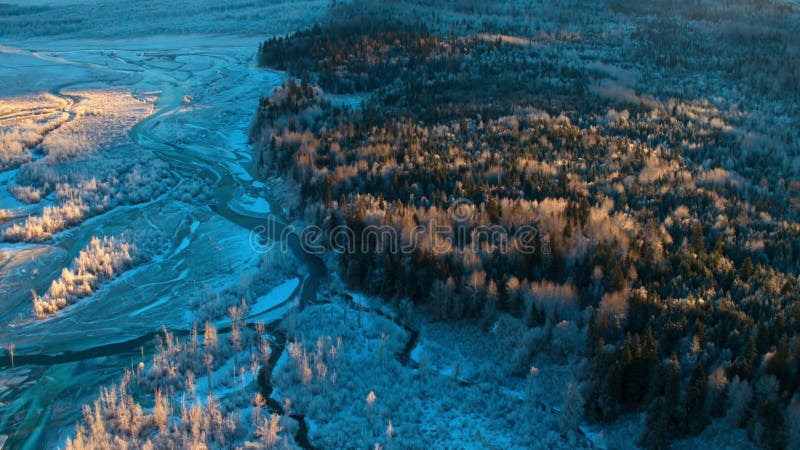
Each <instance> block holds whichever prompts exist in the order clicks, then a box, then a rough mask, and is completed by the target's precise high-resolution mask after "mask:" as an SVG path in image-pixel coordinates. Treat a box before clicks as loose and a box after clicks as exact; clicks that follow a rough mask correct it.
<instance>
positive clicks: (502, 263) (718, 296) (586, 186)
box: [251, 2, 800, 448]
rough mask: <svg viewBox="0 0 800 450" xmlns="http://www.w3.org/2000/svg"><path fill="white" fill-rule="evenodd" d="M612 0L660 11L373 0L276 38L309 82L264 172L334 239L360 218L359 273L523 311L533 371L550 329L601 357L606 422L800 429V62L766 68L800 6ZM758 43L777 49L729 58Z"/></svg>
mask: <svg viewBox="0 0 800 450" xmlns="http://www.w3.org/2000/svg"><path fill="white" fill-rule="evenodd" d="M612 3H613V5H609V6H612V8H610V9H611V10H613V11H616V12H615V13H614V14H616V15H621V16H622V17H624V18H625V19H619V20H621V21H622V20H634V19H631V17H635V18H637V19H636V20H640V22H635V23H637V26H635V27H633V29H632V30H629V31H628V33H629V34H628V35H626V36H620V35H616V37H615V35H614V33H613V32H612V33H609V32H608V30H605V33H606V34H607V35H608V34H610V35H611V36H610V37H608V36H607V40H606V41H602V43H601V44H596V40H598V39H599V36H601V35H602V33H603V31H602V30H598V29H597V24H596V23H589V22H587V23H586V24H585V30H586V31H585V34H581V33H579V32H577V31H575V32H572V33H570V32H567V31H564V32H563V33H558V34H557V33H552V34H551V33H549V32H548V30H546V29H540V30H538V31H536V30H530V29H528V28H526V27H519V26H517V27H515V26H514V25H507V28H506V29H505V30H501V29H498V28H497V27H494V28H492V26H489V25H487V26H486V27H485V28H487V29H485V30H484V29H481V28H480V27H477V26H476V27H472V26H470V27H463V26H460V25H459V21H458V19H457V17H456V18H454V17H453V16H450V17H445V18H437V20H428V18H427V16H424V15H420V16H415V15H414V14H412V13H409V14H408V17H406V18H403V19H401V18H398V16H397V15H395V17H394V18H392V19H388V18H387V19H376V17H378V16H377V15H378V12H377V11H376V10H374V9H373V10H370V6H369V5H366V4H364V2H356V3H355V4H353V5H350V6H347V5H345V6H339V7H338V10H336V11H337V12H338V14H334V19H332V21H331V22H330V23H327V24H323V25H319V26H315V27H314V28H311V29H308V30H305V31H300V32H297V33H295V34H293V35H290V36H287V37H281V38H274V39H270V40H267V41H265V42H263V43H262V45H261V46H260V48H259V53H258V61H259V64H261V65H263V66H269V67H273V68H277V69H281V70H287V71H289V73H290V74H291V75H294V76H296V77H297V80H298V81H294V80H290V81H288V82H287V83H286V84H285V85H284V86H283V87H282V88H280V89H278V90H277V91H276V92H275V93H274V94H273V95H272V96H271V97H269V98H263V99H262V100H261V104H260V107H259V110H258V115H257V118H256V121H255V124H254V126H253V131H252V136H251V137H252V140H253V142H254V143H255V148H256V155H255V159H256V161H257V164H258V167H259V170H260V171H261V173H262V174H263V175H265V176H274V177H277V176H287V175H288V176H289V177H290V178H291V179H292V180H293V181H294V182H296V183H297V185H298V188H299V189H300V191H301V193H302V197H303V199H304V200H303V202H302V203H301V204H298V205H294V206H295V210H296V212H298V213H300V214H302V215H303V217H304V218H305V219H306V220H307V221H308V222H309V223H314V224H316V225H319V226H320V227H322V229H323V230H325V233H327V234H328V237H330V234H331V233H335V232H336V230H337V229H339V226H340V225H346V226H348V227H349V229H350V230H353V234H352V235H353V237H355V239H356V241H355V244H356V245H355V246H354V249H355V251H343V252H340V255H339V257H338V259H337V263H338V268H339V271H340V274H341V275H342V278H343V279H345V280H346V281H347V282H348V283H349V284H350V285H351V286H353V287H355V288H357V289H359V290H362V291H364V292H366V293H368V294H371V295H379V296H381V297H383V298H385V299H387V300H389V301H396V302H398V303H399V302H401V301H403V300H404V299H412V300H413V301H414V302H415V304H416V305H418V306H419V307H420V308H422V309H423V310H425V311H427V312H429V314H430V315H431V316H432V317H434V318H436V319H440V320H445V321H454V322H456V321H460V320H470V321H477V322H479V323H484V324H485V325H486V327H487V328H489V327H490V326H491V324H492V323H494V322H495V320H496V319H497V317H499V316H500V315H512V316H514V317H516V318H518V319H520V320H522V321H524V323H525V324H527V326H528V327H530V330H531V332H530V333H528V334H526V335H525V339H523V341H522V342H520V348H519V349H518V351H517V352H516V353H515V354H513V355H509V358H511V359H512V360H513V361H514V363H515V364H517V365H518V367H519V373H520V374H521V375H522V374H525V373H527V371H528V369H529V368H530V366H531V362H530V361H531V358H532V355H533V354H534V353H536V352H539V351H548V350H547V349H548V348H550V349H552V348H553V347H555V346H557V347H558V348H559V349H560V351H563V352H565V353H568V354H579V355H583V356H584V357H585V363H584V364H583V365H582V367H583V373H582V374H581V376H580V379H581V393H582V396H583V398H584V399H585V400H586V401H585V406H584V412H585V414H586V418H587V420H589V421H596V422H603V423H605V422H610V421H614V420H615V419H618V418H620V417H622V416H625V415H626V414H628V413H631V412H644V413H645V416H646V424H645V426H643V427H642V433H641V436H640V438H639V443H640V444H641V445H642V446H645V447H650V448H662V447H663V446H665V445H666V444H667V442H668V440H669V439H670V438H671V437H676V436H679V435H695V434H698V433H700V432H702V431H703V430H704V429H705V428H706V426H708V425H709V424H710V423H711V421H712V420H718V421H724V423H726V424H728V425H729V426H730V427H734V428H739V427H744V428H746V429H747V433H748V436H749V437H750V439H751V440H752V441H753V442H755V443H757V444H758V445H760V446H762V447H764V448H787V447H789V446H791V445H797V443H798V442H800V397H799V396H798V390H799V389H800V333H799V332H800V278H798V273H799V272H800V224H798V204H800V197H799V195H800V182H799V181H798V176H799V175H800V173H799V172H798V171H800V159H799V158H800V152H798V146H797V139H798V138H800V136H798V129H797V128H796V127H795V125H796V120H797V117H796V116H794V117H793V116H792V113H791V111H792V110H793V108H794V111H797V109H796V108H797V106H798V105H797V100H798V97H797V92H796V87H797V82H796V80H797V66H796V64H794V63H793V64H794V65H792V66H790V67H789V69H788V72H778V71H773V72H771V73H770V72H769V71H768V69H766V68H769V67H776V66H775V65H780V63H779V61H780V60H788V61H796V58H792V57H791V55H792V54H796V53H793V52H797V51H798V48H800V47H798V45H797V43H796V37H795V36H796V35H794V36H792V35H790V34H788V32H783V31H769V30H770V29H768V28H763V27H767V26H768V24H770V23H772V22H770V21H771V20H773V19H774V18H775V17H777V16H778V15H780V16H782V18H781V23H784V24H787V23H788V25H787V26H789V27H794V29H795V30H796V29H797V24H798V22H797V20H796V18H797V16H796V11H794V9H792V8H791V7H788V6H786V7H784V6H780V5H776V4H771V3H770V4H768V5H766V7H765V8H763V9H761V10H760V12H759V13H758V14H756V15H755V16H754V18H753V17H751V18H749V19H748V20H752V21H754V22H756V23H759V24H761V26H762V28H759V27H758V26H753V27H746V26H745V20H744V18H743V14H744V11H750V10H751V9H750V8H751V7H750V6H748V5H747V4H745V3H746V2H742V3H741V4H739V3H738V2H733V3H734V4H733V5H731V6H730V7H729V9H727V10H725V9H723V10H722V12H720V13H719V15H720V17H717V18H709V17H696V15H697V14H698V13H697V12H696V11H695V12H694V13H693V12H692V10H691V9H690V8H689V7H688V6H687V7H686V8H684V9H681V10H679V13H676V15H675V16H674V17H671V18H667V19H664V18H659V17H658V14H659V13H658V11H655V12H654V9H653V8H656V7H655V6H652V5H651V6H650V9H648V8H647V7H645V6H647V4H645V6H641V8H644V10H639V9H637V8H638V7H637V6H636V5H633V4H628V3H629V2H612ZM678 3H680V2H678ZM767 3H768V2H767ZM681 5H682V3H681ZM472 7H473V8H480V6H475V5H473V6H472ZM420 8H421V9H422V10H424V6H420ZM530 8H534V7H533V6H531V7H530ZM378 9H380V8H378ZM412 11H413V9H412ZM707 12H708V11H707V10H705V11H704V14H705V13H707ZM529 13H530V12H529ZM530 14H533V13H530ZM584 14H586V16H588V15H590V14H589V13H587V12H584ZM653 14H654V15H653ZM681 14H683V15H681ZM691 14H695V16H692V15H691ZM726 14H727V15H726ZM586 16H582V15H579V17H586ZM448 20H449V21H448ZM597 20H599V19H597ZM709 20H711V21H712V23H714V24H716V25H715V26H718V27H719V28H718V29H714V30H712V31H709V30H708V29H706V28H701V27H698V23H699V22H700V21H703V22H704V23H705V22H706V21H709ZM587 21H589V19H587ZM684 28H686V29H688V30H690V33H696V34H697V35H698V36H699V35H701V34H703V33H706V37H702V36H701V37H699V38H698V42H701V43H702V45H699V44H698V45H695V46H691V45H686V43H685V42H684V40H685V39H688V38H687V36H688V35H687V33H684V32H682V31H681V30H682V29H684ZM720 29H721V30H722V31H719V30H720ZM500 31H503V32H504V33H500ZM492 32H493V33H492ZM506 33H507V34H506ZM514 33H516V34H514ZM731 36H733V38H731ZM625 39H631V41H630V42H627V43H624V44H623V41H625ZM731 39H733V41H731ZM736 42H739V43H740V47H741V48H743V49H745V51H746V52H747V53H746V54H750V55H752V56H753V57H752V58H750V57H748V56H744V58H745V59H747V60H748V61H749V62H748V64H750V65H752V67H756V66H758V67H760V68H761V69H763V70H761V69H759V70H749V69H748V68H747V67H749V66H747V65H744V66H741V70H737V71H735V72H732V73H730V71H729V68H730V67H731V65H733V64H734V63H735V61H737V60H739V59H740V58H742V55H740V54H736V52H734V51H732V50H731V48H730V47H729V46H730V45H734V44H735V43H736ZM617 43H619V44H620V45H625V46H629V47H635V48H636V49H637V51H638V53H633V52H632V53H627V54H628V55H634V56H632V58H634V59H630V60H618V58H619V54H618V53H616V52H615V50H614V45H615V44H617ZM706 45H708V46H711V48H709V47H707V46H706ZM716 48H720V49H722V50H720V51H718V52H717V51H714V50H712V49H716ZM759 48H762V49H767V50H765V53H764V54H763V55H760V56H758V57H756V56H755V54H754V52H756V49H759ZM771 48H780V49H781V50H780V52H771V51H769V50H768V49H771ZM678 49H680V50H678ZM603 52H607V53H603ZM671 55H672V56H671ZM628 57H631V56H628ZM758 58H761V61H762V62H761V63H755V62H753V61H754V60H756V59H758ZM781 58H788V59H781ZM706 70H708V71H709V74H710V75H708V77H707V78H706V75H703V74H702V72H704V71H706ZM637 73H642V74H648V75H641V76H638V75H635V74H637ZM726 73H728V75H725V74H726ZM771 76H774V77H775V78H774V79H771V78H769V77H771ZM714 77H719V80H717V79H716V78H714ZM631 79H633V81H631ZM706 82H708V83H710V84H714V86H709V87H705V83H706ZM643 85H645V86H651V88H650V89H647V90H643V89H641V87H642V86H643ZM678 85H681V86H684V87H683V88H682V89H683V91H682V92H677V90H678V89H679V88H678V87H676V86H678ZM729 86H737V87H736V89H735V91H729V90H727V89H728V87H729ZM721 92H727V93H728V94H730V96H731V98H728V99H725V98H721V97H720V96H721V95H723V94H722V93H721ZM328 94H348V95H353V94H359V95H361V96H363V98H364V102H363V104H362V105H361V107H359V108H349V107H343V106H340V105H339V104H338V103H337V102H334V101H332V99H333V98H334V97H335V96H334V97H331V96H329V95H328ZM765 105H766V106H765ZM767 108H771V109H769V110H768V109H767ZM769 111H772V113H770V114H767V113H768V112H769ZM780 124H783V126H781V125H780ZM441 226H445V227H446V230H447V232H446V233H445V234H442V233H439V232H437V230H438V229H439V228H441ZM367 227H380V229H383V230H386V229H391V230H393V233H387V234H379V235H375V234H364V233H363V230H365V229H366V228H367ZM486 230H494V231H497V232H496V233H495V232H489V233H487V232H486ZM520 231H524V232H520ZM363 236H368V237H367V238H365V239H366V240H365V241H364V242H362V241H360V239H361V238H362V237H363ZM334 241H335V239H334ZM412 247H413V251H408V252H404V251H400V249H403V248H412ZM339 250H341V249H339Z"/></svg>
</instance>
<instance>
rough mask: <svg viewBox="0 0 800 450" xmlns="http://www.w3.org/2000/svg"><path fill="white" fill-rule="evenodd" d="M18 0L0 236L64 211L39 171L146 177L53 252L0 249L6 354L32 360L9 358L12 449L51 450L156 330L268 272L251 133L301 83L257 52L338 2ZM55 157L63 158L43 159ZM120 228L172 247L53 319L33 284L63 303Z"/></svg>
mask: <svg viewBox="0 0 800 450" xmlns="http://www.w3.org/2000/svg"><path fill="white" fill-rule="evenodd" d="M18 3H19V7H18V9H15V14H9V15H3V16H2V17H0V36H3V38H2V44H0V131H1V132H2V135H0V139H2V140H0V142H2V143H3V146H2V148H0V151H1V152H2V153H3V155H4V156H5V155H9V157H8V158H6V159H7V160H8V163H7V164H6V163H5V162H4V160H3V159H2V158H0V210H3V211H7V212H6V213H3V212H0V224H2V222H4V221H5V224H4V225H0V227H2V226H5V227H11V226H12V225H14V224H17V225H21V224H23V223H24V221H25V219H26V218H27V217H29V216H37V215H41V214H43V212H44V208H45V207H47V206H51V205H54V204H59V202H62V201H65V199H64V198H62V197H63V195H62V194H59V195H62V197H59V195H56V194H55V186H45V185H44V184H42V185H35V186H34V187H35V188H37V189H40V190H41V195H40V197H41V198H37V197H36V196H35V194H34V193H32V191H31V190H30V189H28V188H27V187H26V188H25V190H24V191H21V190H20V186H23V187H24V186H28V185H29V184H30V183H29V182H30V181H31V176H30V174H31V173H34V174H40V173H42V172H43V171H44V170H45V169H47V170H51V171H52V172H53V173H54V174H55V175H57V176H59V177H61V176H62V175H63V174H64V173H66V171H67V170H69V173H70V176H69V177H68V178H64V177H62V178H59V180H60V181H59V182H66V183H73V186H72V187H73V188H78V189H79V191H80V190H81V189H82V188H83V187H84V186H85V185H84V184H78V183H79V182H81V183H82V182H84V181H86V182H89V181H90V180H91V179H92V178H93V177H100V176H101V174H103V175H104V176H105V175H107V177H106V178H107V179H108V180H109V184H108V185H104V184H103V183H99V185H100V187H98V188H97V191H98V193H99V194H98V195H99V198H102V195H103V193H104V192H111V190H113V186H115V184H114V183H115V180H119V181H120V186H125V185H126V184H125V183H133V185H136V182H137V180H141V181H142V183H143V184H142V185H140V187H141V188H137V189H136V190H135V191H131V192H127V191H126V192H124V195H122V196H119V198H116V197H115V198H114V199H112V200H113V201H109V202H108V204H107V205H106V206H104V207H103V208H94V209H93V208H92V207H93V206H94V205H90V208H89V210H90V211H91V213H89V214H86V215H84V216H82V217H81V219H80V220H76V221H73V222H69V223H67V224H66V225H65V226H64V227H62V228H63V231H61V229H58V230H55V232H54V235H53V236H52V238H50V237H45V238H44V239H43V242H41V243H8V242H6V243H0V347H1V348H3V349H6V348H8V347H9V346H11V345H14V346H15V348H16V350H15V353H16V361H17V364H16V366H17V367H16V368H15V369H13V370H12V369H11V368H9V367H6V364H7V363H6V362H5V361H7V360H4V361H3V362H0V364H2V365H0V370H1V372H0V379H2V380H3V382H2V386H0V441H2V440H4V439H5V436H8V440H7V442H6V444H5V445H6V447H7V448H43V447H52V446H53V445H54V443H56V442H58V441H59V440H60V439H59V437H58V436H59V435H63V434H64V433H65V432H69V431H71V430H72V429H73V427H74V422H75V420H76V419H77V418H78V417H79V415H80V406H79V405H80V404H81V403H84V402H86V401H87V399H91V398H92V397H93V396H95V395H96V394H97V387H98V386H99V385H102V384H105V383H107V382H109V381H110V380H113V378H114V377H116V376H119V374H120V371H121V369H122V368H124V367H126V365H128V364H129V362H130V358H131V355H132V354H136V353H138V352H139V351H140V347H141V351H145V352H149V351H152V349H148V348H147V347H149V345H147V344H146V343H147V342H149V341H150V338H149V336H150V335H151V334H152V333H154V332H156V331H158V330H159V329H160V328H161V327H162V325H164V326H166V327H167V328H169V329H176V330H188V329H190V328H191V322H192V320H193V310H192V306H193V305H195V304H197V302H198V301H200V300H202V298H203V297H204V296H205V295H206V294H207V293H208V292H220V291H223V290H225V289H237V288H240V286H241V285H242V284H243V280H244V279H245V278H247V277H252V276H253V275H252V274H253V273H256V272H257V271H258V270H259V268H258V267H259V265H258V263H259V260H260V257H261V255H260V254H259V253H258V252H256V251H255V250H254V249H253V248H252V247H251V245H250V232H249V231H250V229H251V228H252V227H254V226H255V225H257V224H259V223H260V222H261V221H263V218H264V217H265V216H266V215H267V214H268V213H269V212H270V210H271V208H270V205H269V203H268V200H267V198H265V197H264V196H263V188H264V185H263V184H261V183H259V182H257V181H255V180H254V178H253V176H252V163H251V157H250V151H249V148H248V145H247V134H246V133H247V128H248V126H249V122H250V119H251V117H252V114H253V111H255V109H256V106H257V103H258V99H259V97H260V96H261V95H265V94H268V93H269V92H270V91H271V89H273V88H274V87H275V86H276V85H278V84H279V83H280V82H281V81H282V80H283V78H284V75H283V74H280V73H277V72H272V71H268V70H262V69H258V68H256V67H255V64H254V59H253V56H254V53H255V50H256V48H257V45H258V42H259V41H260V40H261V39H263V38H265V37H267V36H269V35H274V34H284V33H287V32H289V31H292V30H294V29H297V28H300V27H301V26H302V25H305V24H308V23H311V22H312V21H313V20H315V19H316V18H318V17H320V16H321V15H322V14H324V10H325V7H324V6H325V4H326V3H327V2H325V1H318V0H313V1H297V2H288V3H287V2H252V1H249V0H248V1H244V0H234V1H231V2H226V4H225V5H224V6H222V7H220V6H219V2H216V1H210V0H202V1H194V0H191V1H189V0H177V1H169V2H168V1H148V2H141V3H139V2H137V3H136V4H135V5H132V4H131V3H130V2H123V1H117V0H109V1H102V2H100V1H95V0H82V1H79V0H35V1H25V2H21V1H20V2H18ZM4 7H5V8H17V7H16V6H4ZM89 10H91V11H92V13H91V14H87V11H89ZM207 33H214V34H213V35H210V34H207ZM242 34H246V35H242ZM52 35H57V37H55V38H54V37H53V36H52ZM131 111H133V113H132V114H129V112H131ZM20 136H21V138H20ZM21 141H24V142H21ZM7 144H8V145H7ZM12 144H13V147H14V148H13V149H12V148H11V147H12ZM12 150H13V152H12ZM51 154H60V155H62V156H63V158H62V159H59V160H58V161H57V163H52V164H51V163H45V162H43V161H45V159H46V158H47V157H49V156H47V155H51ZM12 156H13V158H12ZM108 161H114V164H110V163H108ZM137 164H143V166H142V167H143V168H144V169H146V168H148V167H152V166H156V167H160V168H161V167H162V166H163V171H161V169H159V172H157V173H159V174H164V175H165V176H164V178H163V179H161V180H156V186H159V184H160V188H149V189H145V187H146V186H145V184H144V183H146V185H148V186H152V185H153V180H151V179H148V178H146V177H142V174H143V172H144V170H143V168H138V167H137ZM26 165H29V166H28V167H26ZM37 167H41V169H39V168H37ZM34 168H35V169H36V170H33V169H34ZM21 174H22V175H21ZM145 175H146V174H145ZM23 177H26V178H23ZM43 179H45V178H43V177H39V178H35V179H34V181H36V180H39V181H41V180H43ZM158 181H161V182H160V183H158ZM37 182H38V181H37ZM153 187H154V186H153ZM104 189H111V190H110V191H106V190H104ZM51 192H52V193H51ZM12 193H15V194H16V195H12ZM26 195H27V196H26ZM21 200H22V201H21ZM121 233H136V235H137V236H143V237H142V239H148V237H150V238H152V237H154V236H155V239H158V240H159V242H158V243H157V244H158V246H157V247H158V248H159V251H158V252H157V254H155V255H153V257H152V258H149V259H148V260H147V261H146V262H144V263H142V264H140V265H138V266H135V267H132V268H130V269H129V270H127V271H125V272H124V273H121V274H118V276H117V277H116V278H113V279H111V280H110V281H108V282H105V283H103V284H102V285H101V286H99V288H97V290H95V291H93V292H91V293H90V295H88V296H86V297H83V298H81V300H80V301H79V302H76V303H75V304H73V305H70V306H68V307H67V308H65V309H63V310H61V311H59V312H58V313H56V314H54V315H52V316H50V317H48V318H46V319H43V320H40V319H37V318H36V317H35V315H34V314H33V303H32V296H31V292H30V291H31V289H33V290H34V291H36V292H37V293H38V294H40V295H41V294H43V293H44V292H45V291H47V289H48V287H49V286H50V283H51V281H52V280H54V279H57V278H58V277H59V275H60V274H61V270H62V268H64V267H68V266H69V264H70V261H72V260H73V259H74V258H75V257H76V256H77V253H78V251H79V250H80V249H81V248H83V247H85V246H86V244H87V243H88V242H89V241H90V240H91V238H92V237H94V236H99V237H102V236H114V235H120V234H121ZM300 283H301V281H300V279H299V278H293V279H289V280H288V281H286V282H285V283H283V284H280V281H279V282H278V287H276V288H275V289H274V290H273V291H272V292H269V291H267V292H256V293H254V294H255V295H256V296H263V297H260V300H259V301H258V302H256V303H255V305H256V307H255V308H254V309H253V313H255V312H256V311H257V312H261V313H264V312H266V313H267V314H266V315H273V314H274V313H275V314H276V311H278V312H279V311H281V308H280V307H281V305H282V304H284V303H286V300H288V299H289V297H290V296H291V294H292V293H293V292H295V291H296V290H297V288H298V286H299V284H300ZM251 300H255V298H254V299H251ZM262 300H263V301H262ZM276 308H277V309H276ZM262 316H264V314H262ZM143 345H144V346H143ZM142 346H143V347H142ZM0 353H4V352H0ZM4 356H5V355H4ZM4 356H3V357H0V358H4Z"/></svg>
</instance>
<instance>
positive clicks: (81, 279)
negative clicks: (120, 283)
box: [33, 236, 151, 318]
mask: <svg viewBox="0 0 800 450" xmlns="http://www.w3.org/2000/svg"><path fill="white" fill-rule="evenodd" d="M148 247H149V245H147V244H146V243H145V244H144V245H143V246H142V247H141V248H140V247H138V246H137V245H136V244H134V243H132V242H131V239H130V238H126V237H122V238H116V237H104V238H102V239H99V238H98V237H96V236H95V237H93V238H92V240H91V241H90V242H89V244H88V245H87V246H86V247H85V248H84V249H83V250H81V252H80V253H79V254H78V257H77V258H75V260H74V261H73V262H72V265H71V267H70V268H66V267H65V268H63V269H62V270H61V275H60V276H59V277H58V278H57V279H55V280H53V281H52V283H51V284H50V287H49V288H48V290H47V291H46V292H45V293H44V294H43V295H41V296H39V295H37V294H36V292H33V306H34V311H35V312H36V316H37V317H39V318H43V317H46V316H48V315H51V314H55V313H56V312H58V311H60V310H62V309H64V308H66V307H67V306H69V305H71V304H73V303H75V302H77V301H78V300H80V299H81V298H84V297H88V296H90V295H92V293H93V292H94V291H95V290H97V288H98V287H100V285H101V284H102V283H104V282H106V281H108V280H110V279H112V278H114V277H116V276H118V275H119V274H121V273H122V272H124V271H125V270H128V269H129V268H131V267H132V266H134V265H136V264H138V263H140V262H142V261H143V260H145V259H147V258H149V257H150V256H151V255H149V254H148V250H147V248H148Z"/></svg>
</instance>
